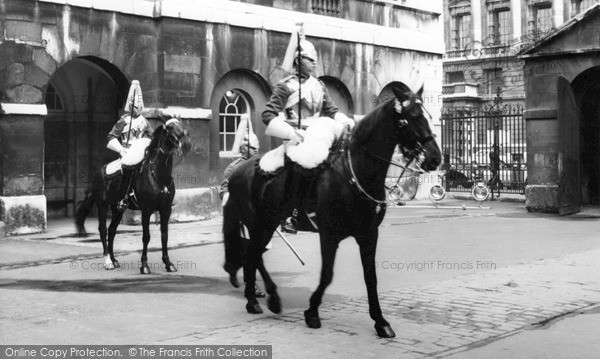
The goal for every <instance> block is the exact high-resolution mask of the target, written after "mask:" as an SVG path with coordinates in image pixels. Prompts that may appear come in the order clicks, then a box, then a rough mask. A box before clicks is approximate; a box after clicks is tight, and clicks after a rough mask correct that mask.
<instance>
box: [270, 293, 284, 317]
mask: <svg viewBox="0 0 600 359" xmlns="http://www.w3.org/2000/svg"><path fill="white" fill-rule="evenodd" d="M267 305H268V307H269V310H270V311H271V312H273V313H275V314H279V313H281V300H280V299H279V296H278V295H277V294H273V295H270V296H269V300H268V301H267Z"/></svg>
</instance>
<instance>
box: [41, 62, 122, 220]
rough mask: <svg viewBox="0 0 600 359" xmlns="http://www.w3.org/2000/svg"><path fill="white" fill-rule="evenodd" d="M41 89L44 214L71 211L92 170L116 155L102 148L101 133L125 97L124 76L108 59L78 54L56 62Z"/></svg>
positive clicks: (116, 115)
mask: <svg viewBox="0 0 600 359" xmlns="http://www.w3.org/2000/svg"><path fill="white" fill-rule="evenodd" d="M43 90H44V101H45V103H46V107H47V108H48V114H47V116H46V119H45V120H44V194H45V196H46V200H47V208H48V216H49V217H57V216H70V215H71V214H72V213H73V211H74V210H75V205H76V203H77V202H78V201H79V200H81V199H82V198H83V196H84V195H85V194H84V192H85V189H86V188H87V186H88V184H89V181H90V180H91V178H92V176H93V173H94V172H95V171H97V170H98V169H99V168H100V167H101V166H102V165H103V164H104V163H107V162H109V161H111V160H113V159H114V158H115V156H116V155H115V154H113V153H111V152H110V151H109V150H107V149H106V143H105V139H106V134H107V133H108V131H110V129H111V127H112V125H113V124H114V122H115V121H116V120H117V118H118V117H119V114H120V110H121V108H122V107H123V104H124V103H125V99H126V97H127V92H128V90H129V82H128V81H127V78H126V77H125V75H123V73H122V72H121V71H120V70H119V69H118V68H117V67H116V66H115V65H113V64H111V63H110V62H108V61H106V60H104V59H101V58H98V57H93V56H83V57H76V58H74V59H71V60H69V61H67V62H65V63H64V64H62V65H61V66H59V67H58V68H57V69H56V71H54V73H53V74H52V75H51V77H50V78H49V80H48V83H47V84H46V85H45V86H44V87H43ZM56 98H58V99H59V102H56V101H57V100H56ZM53 101H54V102H53ZM57 103H59V104H60V106H57V105H56V104H57Z"/></svg>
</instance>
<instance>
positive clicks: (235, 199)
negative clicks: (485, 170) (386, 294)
mask: <svg viewBox="0 0 600 359" xmlns="http://www.w3.org/2000/svg"><path fill="white" fill-rule="evenodd" d="M422 91H423V89H422V88H421V90H419V91H418V92H417V93H414V92H412V91H411V90H410V89H409V88H408V87H407V86H406V85H404V84H401V83H398V85H397V86H396V87H395V88H393V93H394V95H395V98H392V99H390V100H389V101H387V102H386V103H383V104H382V105H380V106H378V107H377V108H376V109H375V110H373V111H372V112H371V113H370V114H368V115H367V116H365V117H364V118H363V119H362V120H361V121H360V122H358V124H357V125H356V126H355V127H354V129H353V130H352V132H351V134H350V139H349V140H348V141H347V143H346V145H343V146H342V147H343V151H341V152H339V153H338V155H337V156H334V159H333V160H332V161H331V165H330V166H329V167H327V168H326V169H325V170H323V171H322V172H320V174H319V175H318V178H317V180H316V187H315V188H316V189H315V197H316V213H317V220H316V222H317V225H318V228H319V235H320V242H321V260H322V270H321V280H320V283H319V286H318V287H317V289H316V291H315V292H314V293H313V294H312V296H311V298H310V307H309V308H308V310H306V311H305V312H304V317H305V321H306V324H307V325H308V326H309V327H311V328H319V327H320V326H321V320H320V318H319V312H318V308H319V305H320V304H321V300H322V297H323V294H324V292H325V289H326V288H327V286H328V285H329V284H330V283H331V281H332V279H333V267H334V261H335V256H336V252H337V248H338V245H339V243H340V241H342V240H343V239H344V238H347V237H349V236H353V237H354V238H355V239H356V242H357V243H358V246H359V248H360V257H361V261H362V266H363V272H364V280H365V283H366V286H367V293H368V298H369V313H370V315H371V318H372V319H373V320H374V321H375V329H376V330H377V334H378V335H379V336H381V337H385V338H391V337H394V336H395V333H394V331H393V330H392V328H391V326H390V325H389V323H388V322H387V321H386V320H385V319H384V317H383V315H382V312H381V308H380V306H379V297H378V294H377V276H376V271H375V251H376V248H377V238H378V226H379V224H380V223H381V221H382V220H383V217H384V215H385V211H386V202H385V201H384V199H385V198H386V194H385V178H386V174H387V170H388V167H389V165H390V159H391V158H392V154H393V153H394V149H395V148H396V146H400V148H401V149H402V150H403V152H404V153H407V154H412V155H417V154H420V155H421V157H423V156H424V160H423V161H422V162H421V163H420V166H421V168H422V169H423V170H425V171H431V170H435V169H436V168H437V167H438V165H439V164H440V162H441V155H440V149H439V147H438V145H437V143H436V141H435V138H434V136H433V134H432V131H431V128H430V126H429V122H428V120H427V119H426V118H425V117H424V115H423V111H424V109H423V106H422V99H421V94H422ZM288 171H289V169H288V168H287V167H284V169H283V170H282V171H281V172H280V173H277V174H275V175H268V174H265V173H263V172H262V171H261V170H260V169H259V168H258V159H257V158H255V159H253V160H250V161H247V162H246V163H244V164H243V165H241V166H240V167H239V168H238V170H237V171H236V172H235V173H234V174H233V175H232V176H231V178H230V180H229V192H230V197H229V201H228V202H227V204H226V206H225V208H224V213H223V216H224V218H223V234H224V239H225V244H226V260H227V261H228V262H229V261H234V260H238V261H240V260H242V259H241V258H239V257H238V258H236V253H241V250H240V249H239V247H240V246H241V245H240V244H239V236H238V235H237V232H236V231H238V228H239V227H238V223H239V222H242V223H244V224H245V225H246V226H247V227H248V230H249V233H250V238H251V239H250V246H249V248H248V252H247V256H245V260H244V280H245V282H246V288H245V293H244V294H245V296H246V298H247V301H248V302H247V304H246V309H247V311H248V312H249V313H262V309H261V307H260V305H259V303H258V301H257V300H256V297H255V295H254V286H255V281H256V269H257V268H258V267H262V266H264V264H263V260H262V250H263V248H264V246H265V245H266V244H267V243H268V242H269V240H270V239H271V237H272V235H273V233H274V231H275V229H276V228H277V226H278V225H279V223H280V221H281V219H282V218H284V217H287V216H289V213H290V212H291V210H292V208H290V203H289V202H287V201H286V200H285V199H284V198H288V197H289V196H286V194H285V184H286V181H287V173H288ZM228 264H231V263H226V268H227V265H228ZM263 277H264V276H263ZM263 279H264V280H265V287H266V291H267V293H268V295H269V298H268V307H269V309H270V310H271V311H272V312H274V313H280V312H281V302H280V298H279V296H278V294H277V287H276V285H275V283H273V281H272V279H271V278H270V277H269V276H268V275H267V276H266V277H264V278H263Z"/></svg>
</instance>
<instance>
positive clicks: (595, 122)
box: [571, 66, 600, 205]
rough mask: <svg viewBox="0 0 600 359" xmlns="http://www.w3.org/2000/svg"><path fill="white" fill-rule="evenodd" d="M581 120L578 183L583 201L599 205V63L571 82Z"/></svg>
mask: <svg viewBox="0 0 600 359" xmlns="http://www.w3.org/2000/svg"><path fill="white" fill-rule="evenodd" d="M571 86H572V87H573V91H574V92H575V96H576V98H577V101H578V105H579V109H580V110H581V115H582V118H583V121H582V123H581V140H582V145H581V163H582V168H581V182H582V183H581V186H582V197H583V198H582V202H583V204H593V205H600V141H598V139H599V138H600V66H596V67H592V68H589V69H587V70H585V71H583V72H582V73H580V74H579V75H578V76H577V77H576V78H575V79H574V80H573V82H572V83H571Z"/></svg>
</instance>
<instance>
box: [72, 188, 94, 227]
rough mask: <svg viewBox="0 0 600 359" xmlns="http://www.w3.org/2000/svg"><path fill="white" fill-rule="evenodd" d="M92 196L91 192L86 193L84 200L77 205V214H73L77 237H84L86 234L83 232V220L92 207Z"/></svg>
mask: <svg viewBox="0 0 600 359" xmlns="http://www.w3.org/2000/svg"><path fill="white" fill-rule="evenodd" d="M94 202H95V200H94V196H93V194H92V191H91V190H88V191H86V193H85V198H84V199H83V201H81V202H79V204H78V205H77V212H76V213H75V227H77V235H79V236H85V235H86V234H87V232H86V230H85V219H86V218H87V216H88V215H89V214H90V211H91V210H92V207H93V206H94Z"/></svg>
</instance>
